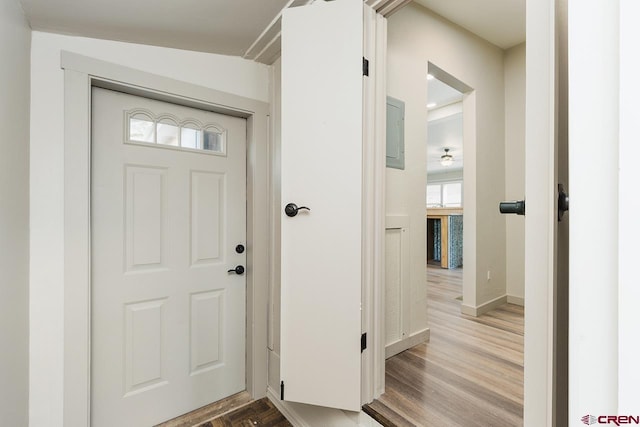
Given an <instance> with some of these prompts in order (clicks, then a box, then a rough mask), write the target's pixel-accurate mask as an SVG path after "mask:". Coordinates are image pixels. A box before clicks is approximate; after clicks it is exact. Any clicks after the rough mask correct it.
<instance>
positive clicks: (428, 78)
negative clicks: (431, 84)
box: [427, 74, 435, 80]
mask: <svg viewBox="0 0 640 427" xmlns="http://www.w3.org/2000/svg"><path fill="white" fill-rule="evenodd" d="M433 79H435V77H433V76H432V75H431V74H427V80H433Z"/></svg>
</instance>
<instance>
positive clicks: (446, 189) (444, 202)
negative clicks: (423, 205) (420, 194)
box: [427, 181, 462, 208]
mask: <svg viewBox="0 0 640 427" xmlns="http://www.w3.org/2000/svg"><path fill="white" fill-rule="evenodd" d="M461 206H462V181H454V182H443V183H438V184H428V185H427V207H428V208H440V207H443V208H459V207H461Z"/></svg>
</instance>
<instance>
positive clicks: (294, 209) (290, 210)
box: [284, 203, 311, 217]
mask: <svg viewBox="0 0 640 427" xmlns="http://www.w3.org/2000/svg"><path fill="white" fill-rule="evenodd" d="M299 210H307V211H311V209H309V208H308V207H306V206H300V207H298V205H296V204H295V203H288V204H287V206H285V207H284V213H285V214H286V215H287V216H288V217H294V216H296V215H298V211H299Z"/></svg>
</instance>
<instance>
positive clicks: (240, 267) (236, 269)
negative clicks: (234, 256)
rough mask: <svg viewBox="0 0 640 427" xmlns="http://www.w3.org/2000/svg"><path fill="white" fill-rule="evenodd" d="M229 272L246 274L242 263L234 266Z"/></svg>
mask: <svg viewBox="0 0 640 427" xmlns="http://www.w3.org/2000/svg"><path fill="white" fill-rule="evenodd" d="M227 273H234V274H238V275H242V274H244V267H243V266H241V265H238V266H236V268H232V269H231V270H227Z"/></svg>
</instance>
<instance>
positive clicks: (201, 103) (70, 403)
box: [60, 51, 270, 427]
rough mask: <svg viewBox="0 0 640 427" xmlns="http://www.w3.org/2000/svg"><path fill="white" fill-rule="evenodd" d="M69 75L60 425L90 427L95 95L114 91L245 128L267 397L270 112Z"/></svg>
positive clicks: (109, 78)
mask: <svg viewBox="0 0 640 427" xmlns="http://www.w3.org/2000/svg"><path fill="white" fill-rule="evenodd" d="M60 63H61V68H62V69H63V70H64V344H63V348H64V356H63V363H64V373H63V381H64V385H63V392H64V394H63V420H64V421H63V424H64V425H65V426H67V427H76V426H77V427H84V426H88V425H90V420H91V418H90V416H91V414H90V408H91V399H90V390H91V384H90V381H91V211H90V206H91V181H90V180H91V88H92V87H93V86H97V87H102V88H106V89H117V90H119V91H123V92H127V93H130V94H132V95H139V96H145V97H147V98H152V99H158V100H161V101H169V102H174V103H178V104H182V105H186V106H189V107H194V108H199V109H203V110H208V111H213V112H216V113H222V114H227V115H231V116H236V117H243V118H245V119H246V120H247V245H246V246H247V300H246V310H247V322H246V325H247V330H246V355H247V357H246V385H247V391H248V392H249V393H250V394H251V396H252V397H253V398H255V399H257V398H261V397H264V396H265V395H266V390H267V306H268V278H269V259H268V250H269V221H268V218H267V217H266V216H265V215H260V214H259V213H260V212H267V211H268V209H269V201H268V196H267V195H268V191H267V190H268V188H267V183H268V182H269V179H268V178H269V170H270V167H269V162H268V159H269V157H268V153H269V144H270V140H269V126H268V121H269V105H268V104H267V103H265V102H262V101H259V100H255V99H250V98H245V97H242V96H238V95H234V94H230V93H226V92H222V91H217V90H214V89H210V88H206V87H202V86H198V85H195V84H191V83H186V82H182V81H178V80H174V79H171V78H167V77H162V76H158V75H155V74H151V73H147V72H143V71H139V70H135V69H132V68H128V67H125V66H121V65H117V64H113V63H109V62H105V61H101V60H97V59H94V58H90V57H87V56H83V55H79V54H75V53H71V52H67V51H62V52H61V58H60Z"/></svg>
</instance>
